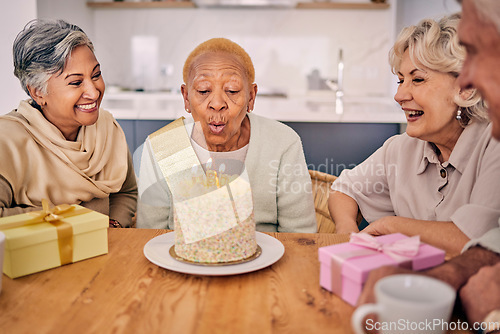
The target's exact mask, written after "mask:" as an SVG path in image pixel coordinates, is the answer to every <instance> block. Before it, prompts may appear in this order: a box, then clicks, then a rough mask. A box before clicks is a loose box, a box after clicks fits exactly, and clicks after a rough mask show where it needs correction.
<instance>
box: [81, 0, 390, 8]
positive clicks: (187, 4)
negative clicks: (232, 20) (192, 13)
mask: <svg viewBox="0 0 500 334" xmlns="http://www.w3.org/2000/svg"><path fill="white" fill-rule="evenodd" d="M87 6H88V7H91V8H109V9H113V8H116V9H118V8H196V7H197V6H196V5H195V4H194V3H193V2H191V1H145V2H127V1H114V2H87ZM212 8H216V6H213V7H212ZM233 8H237V6H233ZM242 8H248V7H244V6H242ZM256 8H265V7H264V6H257V7H256ZM295 8H298V9H387V8H389V4H388V3H347V2H299V3H298V4H297V6H296V7H295Z"/></svg>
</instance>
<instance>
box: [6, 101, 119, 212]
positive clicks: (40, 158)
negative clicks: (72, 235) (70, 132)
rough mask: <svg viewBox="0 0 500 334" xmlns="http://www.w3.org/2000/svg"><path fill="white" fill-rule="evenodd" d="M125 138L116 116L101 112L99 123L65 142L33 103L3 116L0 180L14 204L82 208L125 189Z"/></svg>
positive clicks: (21, 105) (81, 130) (85, 128)
mask: <svg viewBox="0 0 500 334" xmlns="http://www.w3.org/2000/svg"><path fill="white" fill-rule="evenodd" d="M127 154H128V148H127V143H126V140H125V135H124V133H123V131H122V129H121V128H120V126H119V125H118V123H117V122H116V121H115V119H114V118H113V116H112V115H111V114H110V113H109V112H107V111H105V110H102V109H101V110H100V111H99V118H98V120H97V122H96V123H95V124H93V125H90V126H82V127H81V128H80V131H79V133H78V136H77V138H76V141H74V142H73V141H67V140H66V139H65V138H64V136H63V135H62V133H61V131H59V129H58V128H57V127H56V126H54V125H53V124H52V123H50V122H48V121H47V120H46V119H45V117H44V116H43V115H42V113H41V112H40V111H38V110H37V109H35V108H33V107H32V106H31V105H30V104H29V101H21V103H20V104H19V107H18V109H17V111H13V112H11V113H9V114H7V115H4V116H0V175H1V176H3V177H4V178H5V179H6V180H7V181H8V182H9V183H10V185H11V187H12V191H13V193H14V200H15V201H16V203H17V204H18V205H19V204H25V205H28V206H40V205H41V200H42V199H43V198H47V199H48V200H49V201H50V202H51V204H53V205H59V204H63V203H68V204H79V203H81V202H87V201H90V200H91V199H93V198H96V197H97V198H105V197H108V196H109V194H110V193H114V192H117V191H119V190H120V189H121V187H122V184H123V182H124V181H125V178H126V175H127Z"/></svg>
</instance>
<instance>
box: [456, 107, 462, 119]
mask: <svg viewBox="0 0 500 334" xmlns="http://www.w3.org/2000/svg"><path fill="white" fill-rule="evenodd" d="M455 118H456V119H457V121H461V120H462V110H460V108H458V110H457V116H455Z"/></svg>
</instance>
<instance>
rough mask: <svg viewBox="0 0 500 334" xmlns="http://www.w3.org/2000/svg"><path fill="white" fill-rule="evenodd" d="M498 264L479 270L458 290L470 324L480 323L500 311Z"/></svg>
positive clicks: (499, 269) (499, 266)
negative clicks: (491, 313) (494, 311)
mask: <svg viewBox="0 0 500 334" xmlns="http://www.w3.org/2000/svg"><path fill="white" fill-rule="evenodd" d="M499 296H500V262H499V263H497V264H496V265H494V266H487V267H483V268H481V269H480V270H479V271H478V272H477V274H475V275H474V276H472V277H471V278H469V280H468V281H467V284H465V285H464V286H463V288H462V289H461V290H460V299H461V301H462V305H463V307H464V309H465V313H466V314H467V319H468V320H469V322H470V323H474V322H481V321H483V320H484V318H485V317H486V316H487V315H488V313H490V312H491V311H493V310H496V309H500V297H499Z"/></svg>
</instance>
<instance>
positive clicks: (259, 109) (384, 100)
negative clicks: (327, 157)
mask: <svg viewBox="0 0 500 334" xmlns="http://www.w3.org/2000/svg"><path fill="white" fill-rule="evenodd" d="M102 106H103V108H104V109H107V110H109V111H110V112H111V113H112V114H113V115H114V117H115V118H116V119H122V120H173V119H177V118H179V117H181V116H185V115H186V111H185V110H184V104H183V101H182V96H181V95H180V94H175V93H149V92H117V93H114V92H113V93H109V92H107V93H106V94H105V96H104V99H103V102H102ZM335 109H336V108H335V95H334V93H333V92H331V93H330V94H328V93H325V92H321V94H310V95H305V96H292V97H282V96H277V97H275V96H266V95H257V99H256V101H255V109H254V111H253V112H254V113H256V114H258V115H262V116H265V117H268V118H272V119H276V120H279V121H283V122H321V123H406V119H405V116H404V113H403V112H402V111H401V108H400V107H399V105H398V104H397V103H396V102H395V101H394V100H393V99H392V98H390V97H353V96H345V97H344V103H343V113H341V114H337V113H336V110H335Z"/></svg>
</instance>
